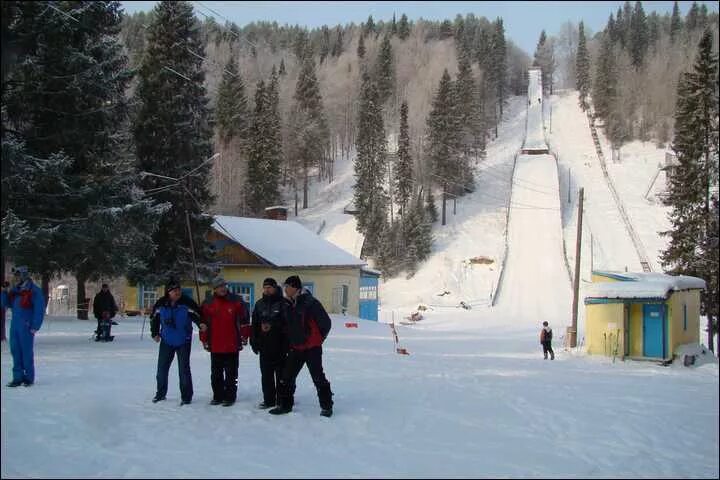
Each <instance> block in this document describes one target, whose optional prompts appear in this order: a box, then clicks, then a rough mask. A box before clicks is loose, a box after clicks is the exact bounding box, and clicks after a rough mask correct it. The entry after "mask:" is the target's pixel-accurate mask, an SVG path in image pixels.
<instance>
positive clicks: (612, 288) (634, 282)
mask: <svg viewBox="0 0 720 480" xmlns="http://www.w3.org/2000/svg"><path fill="white" fill-rule="evenodd" d="M593 273H595V274H597V275H602V276H605V277H610V278H616V279H618V280H620V281H619V282H596V283H592V284H591V285H590V286H589V287H588V290H587V295H585V298H586V299H587V298H662V299H665V298H667V297H668V294H669V293H670V291H671V290H672V291H678V290H694V289H700V290H704V289H705V280H702V279H700V278H697V277H689V276H686V275H667V274H665V273H644V272H643V273H627V272H593Z"/></svg>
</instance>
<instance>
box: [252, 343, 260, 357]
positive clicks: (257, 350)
mask: <svg viewBox="0 0 720 480" xmlns="http://www.w3.org/2000/svg"><path fill="white" fill-rule="evenodd" d="M250 347H251V348H252V351H253V353H254V354H255V355H258V354H259V353H260V350H259V349H258V348H257V347H256V346H255V345H251V346H250Z"/></svg>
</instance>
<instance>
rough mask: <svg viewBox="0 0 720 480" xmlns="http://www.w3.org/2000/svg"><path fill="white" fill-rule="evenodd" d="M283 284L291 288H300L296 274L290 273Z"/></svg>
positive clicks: (300, 283) (300, 284)
mask: <svg viewBox="0 0 720 480" xmlns="http://www.w3.org/2000/svg"><path fill="white" fill-rule="evenodd" d="M285 285H287V286H289V287H293V288H297V289H298V290H300V289H301V288H302V282H301V281H300V277H298V276H297V275H291V276H289V277H288V278H286V279H285Z"/></svg>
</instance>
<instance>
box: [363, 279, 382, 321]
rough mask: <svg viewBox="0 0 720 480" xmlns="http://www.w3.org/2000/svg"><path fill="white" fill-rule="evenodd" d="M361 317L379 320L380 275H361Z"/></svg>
mask: <svg viewBox="0 0 720 480" xmlns="http://www.w3.org/2000/svg"><path fill="white" fill-rule="evenodd" d="M359 313H360V318H362V319H363V320H373V321H376V322H377V320H378V277H376V276H365V275H361V276H360V312H359Z"/></svg>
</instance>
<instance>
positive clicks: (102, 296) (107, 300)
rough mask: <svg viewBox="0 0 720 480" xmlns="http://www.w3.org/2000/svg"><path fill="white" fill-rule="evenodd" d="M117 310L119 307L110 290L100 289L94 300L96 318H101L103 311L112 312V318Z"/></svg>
mask: <svg viewBox="0 0 720 480" xmlns="http://www.w3.org/2000/svg"><path fill="white" fill-rule="evenodd" d="M117 311H118V307H117V304H116V303H115V298H114V297H113V296H112V293H110V290H108V291H106V292H103V291H102V290H100V291H99V292H98V293H97V295H95V299H94V300H93V315H95V318H97V319H98V320H100V319H101V318H102V313H103V312H110V318H112V317H114V316H115V314H116V313H117Z"/></svg>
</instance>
